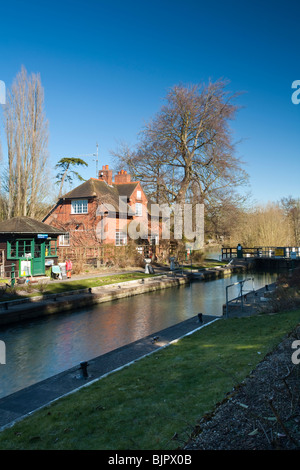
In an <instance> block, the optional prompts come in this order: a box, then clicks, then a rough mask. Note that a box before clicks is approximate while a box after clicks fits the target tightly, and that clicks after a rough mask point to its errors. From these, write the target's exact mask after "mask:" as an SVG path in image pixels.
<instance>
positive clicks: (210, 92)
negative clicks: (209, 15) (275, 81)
mask: <svg viewBox="0 0 300 470" xmlns="http://www.w3.org/2000/svg"><path fill="white" fill-rule="evenodd" d="M226 86H227V82H225V81H223V80H219V81H217V82H215V83H209V84H208V85H205V84H200V85H194V86H190V87H184V86H182V85H180V86H175V87H173V88H172V89H171V90H170V91H169V93H168V94H167V97H166V104H165V105H164V106H163V107H162V108H161V110H160V111H159V112H158V113H157V115H156V116H155V117H154V119H153V120H152V121H151V122H150V123H148V124H147V125H146V127H145V129H144V130H143V131H142V133H141V135H140V141H139V143H138V145H137V148H136V149H135V150H134V151H128V148H127V149H126V150H127V151H126V152H124V147H123V149H120V150H119V151H117V152H113V154H114V155H115V156H116V157H117V159H119V161H122V163H126V164H127V166H128V169H129V170H130V171H131V173H132V174H133V176H135V177H136V178H139V179H140V180H141V181H142V182H143V184H144V186H145V188H146V189H148V188H150V190H151V195H152V197H153V196H154V198H155V199H156V200H157V199H160V200H163V201H165V200H168V201H169V202H170V203H172V202H176V203H184V202H186V201H187V198H188V195H189V191H190V190H191V186H195V184H196V185H198V194H199V199H200V202H204V201H205V200H206V198H207V197H208V194H210V193H211V192H215V191H220V190H221V189H222V188H227V187H228V186H237V185H240V184H243V183H244V182H245V181H246V179H247V175H246V172H245V171H244V170H243V168H242V162H241V161H240V160H239V159H238V158H236V157H235V155H234V144H233V142H232V137H231V132H230V130H229V126H228V122H229V121H230V120H231V119H233V118H234V117H235V114H236V111H237V106H236V105H234V104H233V101H234V99H235V98H236V96H237V95H233V94H229V93H227V92H226V91H225V87H226Z"/></svg>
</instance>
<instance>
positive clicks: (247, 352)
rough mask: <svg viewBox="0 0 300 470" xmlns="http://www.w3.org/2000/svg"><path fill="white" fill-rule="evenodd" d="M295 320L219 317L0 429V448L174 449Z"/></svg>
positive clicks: (298, 317)
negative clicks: (158, 349)
mask: <svg viewBox="0 0 300 470" xmlns="http://www.w3.org/2000/svg"><path fill="white" fill-rule="evenodd" d="M299 321H300V310H298V311H293V312H285V313H280V314H276V315H266V314H265V315H260V316H254V317H249V318H239V319H228V320H225V319H221V320H218V321H216V322H214V323H212V324H211V325H209V326H207V327H205V328H202V329H201V330H199V331H198V332H196V333H194V334H192V335H190V336H186V337H185V338H183V339H181V340H180V341H178V342H177V343H175V344H173V345H171V346H168V347H166V348H164V349H162V350H160V351H157V352H155V353H154V354H152V355H150V356H148V357H146V358H143V359H141V360H140V361H137V362H136V363H134V364H133V365H130V366H128V367H126V368H124V369H122V370H120V371H118V372H115V373H112V374H110V375H109V376H107V377H105V378H103V379H101V380H99V381H98V382H96V383H94V384H92V385H90V386H88V387H85V388H83V389H81V390H79V391H78V392H76V393H73V394H71V395H69V396H67V397H64V398H62V399H60V400H58V401H57V402H55V403H53V404H52V405H50V406H48V407H46V408H44V409H42V410H40V411H38V412H36V413H34V414H33V415H31V416H30V417H27V418H25V419H24V420H22V421H21V422H19V423H16V424H15V425H14V426H13V427H12V428H8V429H6V430H4V431H3V432H1V433H0V449H66V450H67V449H85V450H89V449H98V450H105V449H107V450H130V449H134V450H169V449H176V448H178V447H180V446H182V445H183V443H184V441H186V440H187V439H188V436H189V434H190V433H191V432H192V429H193V427H194V426H195V425H196V423H197V420H199V419H200V418H201V417H202V416H203V415H204V414H205V413H208V412H210V411H212V410H213V409H214V406H215V404H216V403H217V402H219V401H221V400H223V399H224V398H225V397H226V394H227V393H229V392H230V391H232V389H233V387H234V386H236V385H237V384H238V383H240V382H241V381H242V380H243V379H244V378H245V377H246V376H247V375H248V374H249V373H250V372H251V370H253V369H254V368H255V366H256V365H257V364H258V362H260V361H261V360H262V359H263V357H264V356H265V355H266V354H267V353H268V352H270V351H271V350H272V349H273V348H274V347H275V346H276V345H277V344H278V343H279V342H280V341H281V339H282V338H283V336H284V335H285V334H287V333H289V332H290V331H291V330H292V329H293V328H294V327H295V326H296V325H297V324H298V323H299ZM291 354H292V349H291ZM175 433H176V435H177V436H178V438H177V439H172V438H173V436H174V435H175Z"/></svg>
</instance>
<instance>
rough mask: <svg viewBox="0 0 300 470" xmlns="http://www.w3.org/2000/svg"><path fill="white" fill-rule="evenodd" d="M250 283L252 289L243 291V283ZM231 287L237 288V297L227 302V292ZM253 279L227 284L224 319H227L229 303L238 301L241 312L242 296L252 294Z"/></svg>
mask: <svg viewBox="0 0 300 470" xmlns="http://www.w3.org/2000/svg"><path fill="white" fill-rule="evenodd" d="M248 281H252V289H248V290H246V289H244V284H245V282H248ZM233 286H239V295H238V296H237V297H234V298H233V299H231V300H229V299H228V290H229V289H230V288H231V287H233ZM254 291H255V288H254V277H248V278H246V279H243V280H242V281H237V282H234V283H233V284H229V285H228V286H226V318H228V305H229V303H230V302H237V301H240V303H241V310H242V311H243V306H244V296H245V295H246V294H247V293H249V292H254Z"/></svg>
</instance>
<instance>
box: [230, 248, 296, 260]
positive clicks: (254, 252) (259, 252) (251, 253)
mask: <svg viewBox="0 0 300 470" xmlns="http://www.w3.org/2000/svg"><path fill="white" fill-rule="evenodd" d="M241 252H242V257H243V258H289V259H299V258H300V247H298V246H284V247H277V246H276V247H275V246H265V247H251V248H247V247H242V250H241ZM237 257H238V249H237V248H230V247H229V248H222V255H221V258H222V260H225V259H226V260H227V259H232V258H237Z"/></svg>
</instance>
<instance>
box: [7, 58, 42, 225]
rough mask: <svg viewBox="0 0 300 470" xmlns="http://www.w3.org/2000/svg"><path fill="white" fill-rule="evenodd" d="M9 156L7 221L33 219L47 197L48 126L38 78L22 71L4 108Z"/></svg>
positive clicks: (8, 92)
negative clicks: (22, 216)
mask: <svg viewBox="0 0 300 470" xmlns="http://www.w3.org/2000/svg"><path fill="white" fill-rule="evenodd" d="M4 120H5V132H6V142H7V152H8V155H7V156H8V170H7V181H6V191H7V193H8V214H7V215H8V217H9V218H10V217H12V216H20V215H25V216H26V215H28V216H31V217H35V215H36V214H37V213H38V204H39V203H40V202H42V201H43V200H44V198H45V196H46V187H47V185H46V184H45V180H46V177H47V175H46V170H47V168H46V161H47V145H48V123H47V121H46V118H45V114H44V91H43V88H42V85H41V80H40V76H39V75H36V74H31V75H30V76H28V75H27V71H26V69H25V68H24V67H22V69H21V71H20V72H19V73H18V74H17V76H16V78H15V80H14V82H13V84H12V87H11V90H8V91H7V100H6V105H5V107H4Z"/></svg>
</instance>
